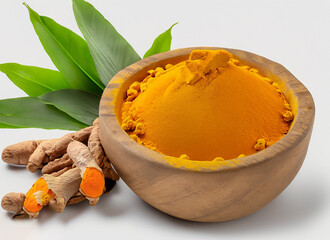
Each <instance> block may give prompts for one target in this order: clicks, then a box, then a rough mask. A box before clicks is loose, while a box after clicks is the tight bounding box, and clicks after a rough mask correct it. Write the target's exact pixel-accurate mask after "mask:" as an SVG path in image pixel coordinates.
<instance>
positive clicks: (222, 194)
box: [100, 47, 315, 222]
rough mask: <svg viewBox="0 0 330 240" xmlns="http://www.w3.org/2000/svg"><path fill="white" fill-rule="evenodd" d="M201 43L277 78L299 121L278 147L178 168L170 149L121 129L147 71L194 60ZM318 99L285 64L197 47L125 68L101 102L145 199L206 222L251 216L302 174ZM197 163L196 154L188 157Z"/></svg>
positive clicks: (121, 170) (106, 133) (106, 127)
mask: <svg viewBox="0 0 330 240" xmlns="http://www.w3.org/2000/svg"><path fill="white" fill-rule="evenodd" d="M195 49H225V50H227V51H229V52H230V53H232V54H233V55H234V56H235V57H236V58H238V59H239V60H240V61H241V62H243V63H245V64H247V65H249V66H251V67H254V68H256V69H258V70H259V72H260V73H261V74H262V75H264V76H266V77H269V78H270V79H272V80H273V81H275V82H277V83H278V84H279V85H280V89H281V90H282V91H283V93H284V95H285V96H286V98H287V100H288V102H289V103H290V105H291V106H292V109H293V112H294V115H295V119H294V121H293V123H292V125H291V129H290V131H289V132H288V134H287V135H286V136H285V137H284V138H282V139H281V140H280V141H278V142H277V143H276V144H274V145H273V146H271V147H269V148H267V149H265V150H263V151H260V152H258V153H256V154H253V155H249V156H246V157H244V158H240V159H239V162H238V163H237V159H236V161H235V160H227V161H228V163H232V164H231V165H220V166H214V167H211V168H210V167H200V168H199V169H189V168H186V167H185V166H184V164H183V165H182V166H176V167H175V166H173V164H170V163H169V161H168V160H167V159H169V158H171V157H169V156H165V155H162V154H160V153H157V152H155V151H152V150H150V149H148V148H146V147H143V146H141V145H140V144H138V143H136V142H135V141H134V140H132V139H131V138H130V137H129V136H128V135H127V134H126V132H125V131H123V130H122V129H121V127H120V109H121V105H122V103H123V101H124V99H125V97H126V90H127V89H128V88H129V86H130V85H131V84H132V83H133V82H134V81H142V80H143V79H144V78H145V77H146V76H147V71H148V70H151V69H155V68H156V67H158V66H162V67H164V66H165V65H166V64H168V63H171V64H176V63H178V62H181V61H183V60H186V59H188V57H189V54H190V52H191V51H192V50H195ZM314 115H315V107H314V101H313V98H312V96H311V94H310V93H309V91H308V90H307V89H306V88H305V86H304V85H303V84H302V83H301V82H299V81H298V80H297V79H296V78H295V77H294V76H293V75H292V74H291V73H290V72H289V71H288V70H287V69H285V68H284V67H283V66H282V65H280V64H278V63H275V62H273V61H270V60H268V59H266V58H264V57H261V56H258V55H256V54H253V53H249V52H246V51H241V50H235V49H226V48H215V47H197V48H185V49H177V50H172V51H169V52H165V53H160V54H157V55H154V56H151V57H148V58H146V59H143V60H141V61H139V62H137V63H134V64H132V65H130V66H128V67H127V68H125V69H123V70H122V71H120V72H119V73H118V74H116V76H114V77H113V79H112V80H111V81H110V83H109V84H108V85H107V87H106V89H105V90H104V93H103V96H102V98H101V103H100V137H101V141H102V145H103V147H104V149H105V152H106V154H107V156H108V157H109V159H110V160H111V162H112V164H113V166H114V167H115V169H116V171H117V172H118V174H119V175H120V177H121V178H122V179H123V180H124V181H125V183H126V184H127V185H128V186H129V187H130V188H131V189H132V190H133V191H134V192H135V193H136V194H137V195H138V196H139V197H140V198H142V199H143V200H144V201H145V202H147V203H148V204H150V205H151V206H153V207H155V208H157V209H158V210H160V211H162V212H164V213H167V214H169V215H172V216H175V217H178V218H182V219H186V220H190V221H198V222H219V221H227V220H232V219H236V218H240V217H243V216H246V215H249V214H251V213H253V212H255V211H256V210H258V209H260V208H262V207H264V206H265V205H266V204H268V203H269V202H270V201H272V200H273V199H274V198H275V197H276V196H278V195H279V194H280V193H281V192H282V191H283V190H284V189H285V188H286V187H287V186H288V185H289V183H290V182H291V181H292V180H293V178H294V177H295V176H296V174H297V173H298V171H299V169H300V167H301V165H302V163H303V161H304V158H305V156H306V152H307V149H308V144H309V140H310V137H311V133H312V128H313V122H314ZM186 161H189V160H186Z"/></svg>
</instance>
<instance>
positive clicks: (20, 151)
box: [2, 140, 44, 165]
mask: <svg viewBox="0 0 330 240" xmlns="http://www.w3.org/2000/svg"><path fill="white" fill-rule="evenodd" d="M42 141H44V140H31V141H24V142H20V143H16V144H13V145H10V146H8V147H6V148H5V149H4V150H3V151H2V160H3V161H4V162H6V163H9V164H16V165H26V164H27V163H28V161H29V158H30V156H31V154H32V153H33V152H34V151H35V150H36V148H37V147H38V145H39V144H40V143H41V142H42Z"/></svg>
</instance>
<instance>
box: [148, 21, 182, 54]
mask: <svg viewBox="0 0 330 240" xmlns="http://www.w3.org/2000/svg"><path fill="white" fill-rule="evenodd" d="M176 24H178V23H174V24H173V25H172V26H171V27H170V28H169V29H167V30H166V31H165V32H163V33H162V34H160V35H159V36H158V37H157V38H156V39H155V40H154V42H153V44H152V46H151V48H150V49H149V50H148V51H147V52H146V53H145V54H144V56H143V58H146V57H149V56H152V55H154V54H157V53H161V52H166V51H170V50H171V43H172V34H171V31H172V28H173V27H174V26H175V25H176Z"/></svg>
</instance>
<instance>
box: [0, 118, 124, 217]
mask: <svg viewBox="0 0 330 240" xmlns="http://www.w3.org/2000/svg"><path fill="white" fill-rule="evenodd" d="M70 143H72V145H71V147H70V150H69V152H70V154H71V155H72V156H73V158H74V159H75V163H74V161H73V159H71V157H70V156H69V153H67V150H68V146H69V144H70ZM87 144H88V146H87ZM72 146H73V148H72ZM74 146H76V147H78V148H79V151H76V150H75V149H74ZM80 149H83V150H82V152H80ZM76 157H78V158H79V160H78V159H76ZM2 158H3V160H4V161H5V162H6V163H9V164H16V165H27V169H28V170H30V171H31V172H35V171H36V170H37V169H40V168H42V173H43V174H44V175H43V176H42V177H41V178H39V179H38V180H37V181H36V182H35V184H34V185H33V187H32V188H31V189H30V190H29V191H28V192H27V194H26V195H25V194H21V193H9V194H7V195H5V196H4V197H3V199H2V207H3V209H5V210H7V211H11V212H16V214H15V215H14V217H17V216H27V215H28V216H30V217H31V218H35V217H37V216H38V214H39V212H40V210H41V209H42V208H43V207H44V206H47V205H49V206H51V207H52V208H54V209H55V210H56V211H58V212H62V211H63V209H64V207H65V206H66V205H70V204H76V203H79V202H81V201H83V200H85V199H88V200H89V201H90V204H91V205H95V204H96V203H97V201H98V200H99V197H100V196H101V195H102V193H103V192H109V191H110V190H111V189H112V188H113V186H114V185H115V183H116V181H117V180H119V176H118V175H117V173H116V172H115V171H114V169H113V168H112V165H111V163H110V160H109V159H108V158H107V156H106V155H105V153H104V150H103V147H102V144H101V140H100V137H99V121H98V119H96V120H95V121H94V124H93V126H91V127H87V128H85V129H82V130H80V131H78V132H75V133H69V134H66V135H65V136H63V137H61V138H59V139H49V140H32V141H25V142H20V143H17V144H13V145H10V146H8V147H6V148H5V149H4V151H3V153H2ZM94 158H95V159H94ZM76 166H78V167H76ZM25 196H26V197H25Z"/></svg>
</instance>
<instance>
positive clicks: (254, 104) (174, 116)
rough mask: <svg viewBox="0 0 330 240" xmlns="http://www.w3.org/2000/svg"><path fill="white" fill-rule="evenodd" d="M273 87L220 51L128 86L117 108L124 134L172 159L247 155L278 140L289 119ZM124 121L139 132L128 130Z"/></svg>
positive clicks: (282, 99)
mask: <svg viewBox="0 0 330 240" xmlns="http://www.w3.org/2000/svg"><path fill="white" fill-rule="evenodd" d="M272 83H273V81H272V80H270V79H269V78H266V77H264V76H261V75H260V74H259V72H258V70H257V69H254V68H251V67H249V66H245V65H242V64H241V63H240V62H239V61H238V60H237V59H235V58H234V57H233V55H232V54H230V53H229V52H227V51H225V50H195V51H193V52H192V53H191V54H190V57H189V59H188V60H187V61H183V62H180V63H178V64H176V65H174V66H171V67H170V68H167V69H166V68H165V69H163V68H160V67H158V68H157V69H156V70H154V71H150V75H149V76H147V77H146V78H145V79H144V80H143V81H142V82H141V83H140V87H137V82H135V83H134V84H132V86H131V87H130V89H129V90H128V98H127V99H126V101H125V102H124V103H123V107H122V122H123V126H124V127H126V128H124V130H127V129H128V131H127V132H128V134H130V135H132V133H134V134H133V135H134V136H137V137H138V139H139V141H138V142H139V143H140V144H142V145H144V146H146V147H148V148H150V149H153V150H156V151H158V152H160V153H163V154H166V155H168V156H173V157H180V156H181V155H182V154H186V155H187V156H189V157H190V159H192V160H198V161H211V160H213V159H215V158H219V157H221V158H223V159H232V158H237V156H242V155H250V154H253V153H255V152H256V151H257V150H256V149H255V148H254V146H255V145H256V143H257V141H258V139H264V140H265V141H266V142H271V143H273V142H276V141H278V140H279V139H281V138H282V137H283V135H284V134H286V133H287V132H288V130H289V128H290V124H291V121H292V119H293V115H292V112H291V110H288V109H290V106H289V104H288V102H287V101H286V99H285V97H284V95H283V93H282V92H281V91H278V90H279V89H278V86H277V85H275V86H274V85H272ZM133 90H134V97H131V96H133V95H132V94H131V92H133ZM135 91H136V92H137V94H136V93H135ZM288 111H289V112H290V114H289V113H288ZM128 121H132V122H134V123H135V124H133V123H132V122H130V123H131V126H137V123H138V126H139V129H143V131H140V130H139V131H135V129H134V128H127V123H128ZM125 124H126V125H125ZM139 133H143V134H139Z"/></svg>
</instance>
